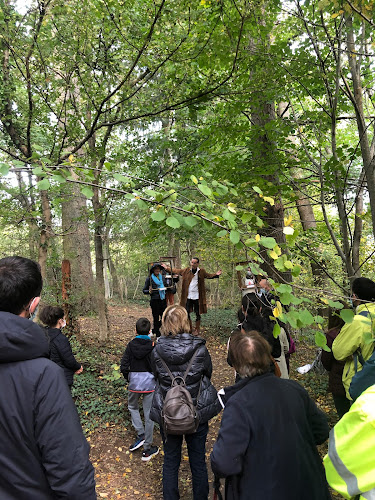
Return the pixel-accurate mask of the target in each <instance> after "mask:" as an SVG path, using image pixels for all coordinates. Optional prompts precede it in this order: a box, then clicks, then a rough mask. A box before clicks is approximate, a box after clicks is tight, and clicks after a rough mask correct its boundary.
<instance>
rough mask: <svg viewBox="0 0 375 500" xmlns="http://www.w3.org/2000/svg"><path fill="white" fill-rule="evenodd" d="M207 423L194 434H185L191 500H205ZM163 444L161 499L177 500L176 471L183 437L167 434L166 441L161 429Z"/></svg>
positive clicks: (178, 496) (178, 466) (178, 495)
mask: <svg viewBox="0 0 375 500" xmlns="http://www.w3.org/2000/svg"><path fill="white" fill-rule="evenodd" d="M207 433H208V422H206V423H204V424H201V425H200V426H199V427H198V429H197V431H196V432H194V434H186V435H185V441H186V444H187V449H188V455H189V464H190V470H191V474H192V476H193V499H194V500H207V497H208V489H209V488H208V475H207V466H206V438H207ZM161 436H162V438H163V444H164V464H163V499H164V500H178V499H179V498H180V493H179V491H178V469H179V468H180V462H181V447H182V440H183V436H173V435H171V434H168V436H167V439H166V437H165V435H164V433H163V430H162V429H161Z"/></svg>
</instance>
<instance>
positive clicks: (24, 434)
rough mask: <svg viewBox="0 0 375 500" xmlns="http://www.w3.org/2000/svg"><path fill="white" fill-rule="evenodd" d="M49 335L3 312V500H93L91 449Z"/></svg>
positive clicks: (0, 411)
mask: <svg viewBox="0 0 375 500" xmlns="http://www.w3.org/2000/svg"><path fill="white" fill-rule="evenodd" d="M48 354H49V347H48V339H47V337H46V334H45V331H44V330H43V329H42V328H40V327H39V326H38V325H37V324H35V323H33V322H32V321H30V320H28V319H25V318H21V317H19V316H15V315H14V314H11V313H6V312H0V381H1V382H0V383H1V390H0V498H1V500H55V499H69V500H82V499H85V500H94V499H96V494H95V479H94V469H93V467H92V465H91V463H90V461H89V445H88V444H87V441H86V439H85V437H84V435H83V432H82V427H81V424H80V421H79V417H78V413H77V410H76V407H75V405H74V402H73V400H72V396H71V394H70V391H69V388H68V385H67V383H66V380H65V377H64V373H63V371H62V370H61V368H60V367H59V366H57V365H56V364H55V363H53V362H52V361H50V360H49V359H48Z"/></svg>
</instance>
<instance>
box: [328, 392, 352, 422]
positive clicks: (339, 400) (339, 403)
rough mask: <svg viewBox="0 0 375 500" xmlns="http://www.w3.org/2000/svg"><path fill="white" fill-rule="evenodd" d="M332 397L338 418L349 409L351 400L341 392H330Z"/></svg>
mask: <svg viewBox="0 0 375 500" xmlns="http://www.w3.org/2000/svg"><path fill="white" fill-rule="evenodd" d="M332 398H333V402H334V403H335V408H336V411H337V415H338V416H339V418H342V417H343V416H344V415H345V413H347V412H348V411H349V410H350V405H351V401H349V399H348V398H347V397H346V396H344V395H341V394H332Z"/></svg>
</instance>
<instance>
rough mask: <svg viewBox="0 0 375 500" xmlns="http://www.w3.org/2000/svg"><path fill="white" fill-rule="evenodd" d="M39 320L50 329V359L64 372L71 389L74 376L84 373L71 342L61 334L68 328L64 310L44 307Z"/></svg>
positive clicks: (48, 331) (56, 307)
mask: <svg viewBox="0 0 375 500" xmlns="http://www.w3.org/2000/svg"><path fill="white" fill-rule="evenodd" d="M39 319H40V321H41V322H42V323H43V324H44V325H46V326H47V327H48V328H47V333H48V337H49V349H50V359H51V360H52V361H54V362H55V363H57V364H58V365H59V366H61V368H62V369H63V370H64V375H65V378H66V381H67V382H68V386H69V387H70V388H71V387H72V385H73V376H74V374H76V375H78V374H80V373H82V371H83V367H82V365H81V363H78V361H77V360H76V358H75V357H74V355H73V352H72V348H71V346H70V342H69V340H68V339H67V338H66V337H65V335H63V333H62V332H61V329H62V328H64V327H65V326H66V321H65V318H64V310H63V309H62V308H61V307H58V306H44V307H43V309H42V310H41V312H40V313H39Z"/></svg>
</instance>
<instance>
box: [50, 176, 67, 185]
mask: <svg viewBox="0 0 375 500" xmlns="http://www.w3.org/2000/svg"><path fill="white" fill-rule="evenodd" d="M52 179H53V180H54V181H56V182H58V183H59V184H64V182H66V179H65V177H64V176H62V175H59V174H56V175H53V176H52Z"/></svg>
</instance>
